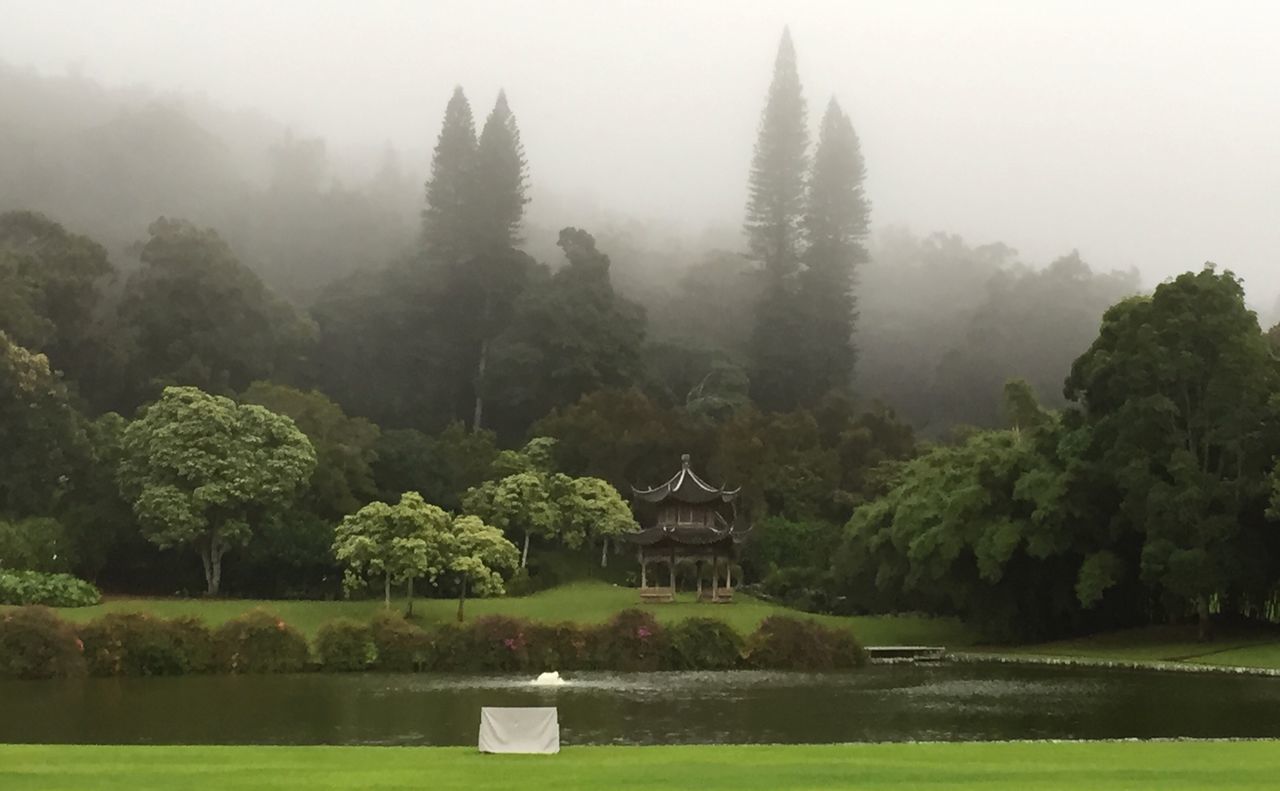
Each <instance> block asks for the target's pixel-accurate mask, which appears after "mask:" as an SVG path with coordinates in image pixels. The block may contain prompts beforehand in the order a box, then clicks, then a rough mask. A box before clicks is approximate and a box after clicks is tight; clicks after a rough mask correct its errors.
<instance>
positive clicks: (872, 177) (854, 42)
mask: <svg viewBox="0 0 1280 791" xmlns="http://www.w3.org/2000/svg"><path fill="white" fill-rule="evenodd" d="M0 19H2V20H3V23H2V24H0V61H3V62H4V63H6V64H8V65H9V66H16V67H19V68H22V69H31V70H34V71H35V72H37V73H39V74H43V75H64V74H68V73H71V74H78V75H82V76H84V77H86V78H89V79H92V80H95V81H98V82H100V83H102V84H104V85H105V86H109V87H139V86H145V87H147V88H149V89H153V90H156V91H160V92H163V93H181V94H186V95H190V94H197V95H203V96H204V97H205V98H206V99H207V100H208V101H209V102H210V103H211V104H214V105H220V106H223V107H226V108H228V109H231V110H236V111H241V110H245V111H253V112H256V113H259V114H261V115H263V116H265V117H267V118H270V119H273V120H275V121H278V122H280V123H281V124H283V125H287V126H288V127H290V128H291V129H292V130H293V131H294V132H295V133H297V134H299V135H303V136H315V137H322V138H324V139H325V140H326V141H327V143H328V146H329V154H330V158H331V160H332V162H333V163H334V167H335V169H336V171H337V172H338V174H339V175H342V174H343V173H346V174H347V175H348V176H349V177H352V178H354V177H355V175H356V174H359V173H361V172H363V173H365V174H366V176H367V173H369V172H371V171H372V170H373V167H374V162H375V158H376V156H377V154H378V152H380V151H382V150H383V149H384V147H385V146H386V145H387V144H390V145H392V146H394V147H395V148H396V149H398V150H399V151H400V152H401V153H402V155H403V161H404V163H405V165H406V170H408V171H409V172H410V173H412V175H413V178H414V180H415V181H417V182H421V181H422V180H423V179H425V177H426V175H427V174H426V169H427V161H428V156H429V152H430V148H431V146H432V145H433V144H434V139H435V135H436V133H437V131H438V128H439V123H440V118H441V114H442V110H443V107H444V104H445V102H446V100H447V98H448V95H449V93H450V92H451V91H452V89H453V87H454V86H455V85H462V86H464V88H465V89H466V91H467V92H468V95H469V96H470V97H471V99H472V102H473V104H474V105H475V106H476V109H477V114H478V115H481V116H483V113H484V112H486V111H487V108H488V106H489V104H490V103H491V102H492V99H493V97H494V95H495V94H496V92H497V91H498V89H499V88H504V89H505V90H506V91H507V94H508V96H509V97H510V100H511V104H512V108H513V110H514V111H515V113H516V115H517V117H518V118H519V122H520V125H521V132H522V134H523V137H524V143H525V148H526V150H527V152H528V156H529V161H530V169H531V170H530V175H531V181H532V189H533V193H532V194H533V197H534V202H533V204H532V205H531V206H530V222H531V223H537V224H544V225H546V226H548V227H558V226H561V225H566V224H572V223H583V222H584V220H583V217H584V216H589V215H592V214H593V213H596V212H604V213H608V214H611V215H616V216H627V217H635V218H640V219H643V220H646V221H649V222H653V223H658V224H661V225H665V226H669V227H670V228H671V229H673V230H674V231H678V232H680V233H684V234H698V233H702V232H703V231H705V230H706V229H708V228H713V229H728V230H729V231H736V229H737V228H738V226H739V224H740V222H741V217H742V208H743V203H744V195H745V185H746V177H747V165H748V162H749V158H750V155H751V148H752V144H753V141H754V137H755V133H756V129H757V124H758V120H759V113H760V109H761V106H762V104H763V97H764V91H765V89H766V87H767V85H768V81H769V77H770V71H771V68H772V60H773V52H774V48H775V46H776V43H777V39H778V36H779V33H780V31H781V29H782V27H783V26H784V25H790V27H791V30H792V33H793V36H794V38H795V42H796V47H797V51H798V54H799V66H800V71H801V78H802V80H803V82H804V88H805V91H806V96H807V98H808V101H809V107H810V110H811V112H812V113H813V114H814V115H815V123H816V115H817V114H818V113H820V112H821V110H822V108H823V107H824V106H825V103H826V99H827V97H828V96H830V95H833V94H834V95H836V96H838V97H839V98H840V100H841V102H842V104H843V105H844V107H845V108H846V109H847V110H848V111H849V112H850V114H851V116H852V118H853V121H854V124H855V126H856V128H857V131H858V133H859V134H860V136H861V138H862V143H863V150H864V153H865V156H866V160H867V163H868V179H867V191H868V194H869V195H870V197H871V199H872V201H873V214H872V217H873V223H874V224H875V226H877V227H885V226H896V225H903V226H908V227H910V228H913V229H916V230H918V231H921V232H927V231H934V230H945V231H948V232H953V233H958V234H960V235H962V236H963V237H965V238H966V239H969V240H972V241H974V242H986V241H995V240H999V241H1002V242H1004V243H1006V244H1008V245H1010V246H1012V247H1014V248H1016V249H1017V250H1018V251H1019V253H1020V254H1021V256H1022V258H1023V259H1024V260H1027V261H1032V262H1037V263H1045V262H1047V261H1049V260H1051V259H1053V258H1054V257H1056V256H1059V255H1061V254H1064V253H1066V252H1068V251H1070V250H1071V249H1073V248H1074V249H1078V250H1079V251H1080V253H1081V256H1082V257H1083V258H1084V259H1085V260H1087V261H1089V262H1090V264H1091V265H1092V266H1093V267H1094V268H1095V269H1101V270H1108V269H1127V268H1130V267H1136V268H1137V269H1138V270H1139V271H1140V272H1141V275H1142V279H1143V281H1144V282H1145V283H1146V284H1148V285H1150V284H1153V283H1155V282H1159V281H1160V280H1162V279H1163V278H1165V277H1168V276H1170V275H1172V274H1174V273H1176V272H1179V271H1183V270H1186V269H1189V268H1195V267H1197V266H1198V265H1199V264H1201V263H1202V262H1204V261H1206V260H1212V261H1215V262H1217V263H1219V264H1220V265H1221V266H1224V267H1227V268H1230V269H1232V270H1234V271H1236V272H1237V273H1238V274H1240V275H1242V276H1243V277H1244V278H1245V280H1246V283H1247V285H1248V288H1249V292H1250V298H1251V301H1253V302H1254V303H1255V304H1258V305H1262V306H1265V307H1268V308H1269V307H1270V305H1271V303H1272V301H1273V300H1274V296H1275V294H1276V293H1277V292H1280V282H1278V281H1277V278H1276V276H1275V274H1274V271H1273V267H1272V260H1273V257H1274V251H1275V250H1276V249H1277V248H1280V223H1277V222H1276V218H1277V216H1280V50H1278V48H1277V47H1275V45H1274V36H1273V34H1274V31H1275V30H1276V29H1277V25H1280V8H1277V7H1276V6H1275V5H1274V4H1268V3H1244V2H1239V3H1232V4H1230V5H1227V6H1223V5H1221V4H1214V3H1208V2H1205V3H1193V2H1181V3H1173V2H1129V3H1125V4H1123V5H1122V6H1117V5H1116V4H1112V3H1101V2H1099V3H1081V2H1078V1H1077V2H1036V3H1024V2H981V3H978V2H973V3H953V2H910V3H900V2H894V3H890V2H878V3H877V2H845V1H839V2H741V0H736V1H735V2H698V3H690V2H656V1H654V0H647V1H646V2H609V3H600V2H548V1H545V0H544V1H541V2H537V3H519V2H504V3H502V2H500V3H495V2H465V3H464V2H459V3H451V2H450V3H446V2H432V3H429V4H428V3H420V2H362V3H358V4H357V3H340V2H316V1H315V0H305V1H299V2H286V1H285V0H278V1H277V2H272V3H260V2H239V1H233V0H223V1H221V2H217V3H192V2H179V1H177V0H163V1H159V2H149V1H143V0H133V1H132V2H127V3H125V2H117V3H98V2H73V1H71V0H64V1H63V2H58V3H48V2H27V1H25V0H3V1H2V2H0ZM2 99H3V97H0V100H2ZM2 115H3V114H0V117H2ZM0 123H3V121H0Z"/></svg>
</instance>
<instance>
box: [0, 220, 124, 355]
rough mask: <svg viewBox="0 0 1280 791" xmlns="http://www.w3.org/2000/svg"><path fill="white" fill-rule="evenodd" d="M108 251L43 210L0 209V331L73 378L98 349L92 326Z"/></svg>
mask: <svg viewBox="0 0 1280 791" xmlns="http://www.w3.org/2000/svg"><path fill="white" fill-rule="evenodd" d="M114 271H115V270H114V268H113V267H112V266H111V262H110V261H108V260H107V251H106V250H105V249H103V247H102V245H100V244H98V243H97V242H95V241H93V240H92V239H90V238H88V237H87V236H81V235H79V234H74V233H70V232H68V231H67V230H66V229H65V228H63V227H62V226H61V225H59V224H58V223H56V222H54V221H53V220H51V219H49V218H48V217H45V216H44V215H42V214H38V213H36V212H30V211H12V212H6V213H3V214H0V330H5V331H7V332H9V333H10V336H11V337H12V338H13V340H14V341H15V342H17V343H19V344H21V345H23V346H25V347H27V348H29V349H35V350H38V351H41V352H44V353H45V354H47V355H48V356H49V358H50V359H51V360H53V362H54V364H55V365H56V366H58V367H59V368H62V369H64V370H69V371H72V372H73V373H74V374H75V375H76V376H77V377H79V376H80V375H81V374H83V373H85V372H86V369H87V368H88V367H89V366H90V365H91V364H92V363H93V361H94V358H95V356H96V353H97V352H98V351H100V350H101V347H102V340H101V338H100V337H99V333H98V332H97V331H96V329H97V328H96V324H97V321H98V319H99V316H98V309H99V307H100V303H101V301H102V292H101V290H100V284H101V281H103V280H105V279H107V278H108V277H110V276H111V275H112V274H113V273H114Z"/></svg>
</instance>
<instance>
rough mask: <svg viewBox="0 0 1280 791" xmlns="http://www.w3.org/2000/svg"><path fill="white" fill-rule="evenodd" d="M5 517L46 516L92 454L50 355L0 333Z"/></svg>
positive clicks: (0, 476) (0, 498)
mask: <svg viewBox="0 0 1280 791" xmlns="http://www.w3.org/2000/svg"><path fill="white" fill-rule="evenodd" d="M0 449H3V450H2V451H0V515H9V516H47V515H49V514H51V513H52V512H53V511H54V509H55V508H56V507H57V505H58V502H59V501H60V500H61V499H62V497H63V496H64V495H65V494H66V493H67V492H68V491H69V490H70V489H71V487H72V486H74V485H75V484H76V483H78V481H77V480H76V478H77V476H76V473H77V472H78V471H79V470H80V469H81V467H82V465H83V462H84V461H85V460H86V458H87V457H88V455H89V453H90V447H89V442H88V438H87V436H86V434H85V426H84V420H83V418H82V417H81V416H80V415H79V413H77V412H76V411H75V409H73V408H72V406H71V404H70V402H69V397H68V395H67V390H66V387H65V386H64V385H63V383H62V381H61V380H60V379H59V378H58V376H57V374H55V373H54V372H53V370H52V369H51V368H50V365H49V358H48V357H46V356H45V355H43V354H35V353H33V352H31V351H30V350H28V349H25V348H23V347H22V346H19V345H17V344H16V343H14V342H13V341H12V340H10V338H9V336H8V335H7V334H5V332H4V331H0Z"/></svg>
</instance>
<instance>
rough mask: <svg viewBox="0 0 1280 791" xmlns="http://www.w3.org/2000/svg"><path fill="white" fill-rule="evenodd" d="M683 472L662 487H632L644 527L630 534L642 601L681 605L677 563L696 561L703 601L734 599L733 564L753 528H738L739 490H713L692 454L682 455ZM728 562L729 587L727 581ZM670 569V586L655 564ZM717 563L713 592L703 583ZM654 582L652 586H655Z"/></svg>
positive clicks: (638, 517) (722, 601)
mask: <svg viewBox="0 0 1280 791" xmlns="http://www.w3.org/2000/svg"><path fill="white" fill-rule="evenodd" d="M680 462H681V464H680V471H679V472H677V473H676V474H675V475H673V476H672V477H671V479H670V480H668V481H667V482H666V483H664V484H662V485H660V486H653V487H650V488H647V489H638V488H636V487H632V490H631V491H632V494H633V496H634V499H633V505H634V507H635V510H636V514H637V519H638V520H639V522H640V524H641V525H642V527H641V529H640V530H638V531H636V532H634V533H630V534H628V535H627V536H626V539H627V541H629V542H630V543H632V544H634V545H635V546H636V548H637V553H638V555H639V560H640V600H641V601H643V602H670V601H675V595H676V564H677V563H679V562H681V561H693V563H694V564H695V565H696V567H697V569H698V575H697V576H698V601H705V602H713V603H717V604H725V603H728V602H731V601H733V561H734V559H735V558H736V557H737V547H738V545H739V544H741V543H742V541H744V540H745V539H746V536H747V532H748V531H747V530H742V529H739V527H738V525H737V523H736V522H737V508H736V505H735V503H734V500H735V499H736V498H737V496H738V492H739V491H740V490H739V489H725V488H724V487H723V486H718V487H717V486H712V485H710V484H708V483H707V482H706V481H704V480H702V478H699V477H698V476H697V475H696V474H695V473H694V472H693V470H692V469H690V467H689V454H687V453H686V454H684V455H683V456H681V457H680ZM721 561H723V570H724V585H721V584H720V580H721V576H720V575H721ZM653 563H656V564H659V565H661V564H663V563H665V564H666V565H667V572H668V577H667V582H668V584H667V585H665V586H663V585H659V584H658V582H657V580H656V579H652V580H651V579H650V576H649V565H650V564H653ZM707 563H709V564H710V565H711V588H710V590H705V589H704V588H703V584H702V576H703V575H702V569H703V568H704V564H707ZM651 583H652V584H651Z"/></svg>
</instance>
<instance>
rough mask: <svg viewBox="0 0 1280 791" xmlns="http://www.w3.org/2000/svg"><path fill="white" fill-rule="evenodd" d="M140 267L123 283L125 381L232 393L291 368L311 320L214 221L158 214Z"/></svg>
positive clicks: (147, 388) (309, 334) (147, 387)
mask: <svg viewBox="0 0 1280 791" xmlns="http://www.w3.org/2000/svg"><path fill="white" fill-rule="evenodd" d="M148 231H149V232H150V234H151V238H150V240H148V242H147V243H146V245H144V246H143V248H142V253H141V258H142V263H143V267H142V269H140V270H139V271H137V272H136V273H134V275H133V276H132V277H130V279H129V282H128V285H127V286H126V290H125V296H124V299H123V302H122V303H121V306H120V314H121V320H122V323H123V325H124V327H125V328H127V329H128V331H129V332H130V333H131V334H132V336H133V337H134V341H135V347H136V348H135V349H134V350H133V354H132V359H131V362H130V365H131V368H132V375H131V379H132V381H134V382H136V383H138V387H140V388H141V391H142V392H139V393H136V394H135V399H143V398H144V397H145V396H147V395H149V392H150V391H151V390H152V389H153V388H155V387H157V386H161V385H170V384H175V385H190V386H194V387H199V388H201V389H202V390H205V391H206V392H214V393H223V394H231V393H235V392H239V391H241V390H243V389H244V388H245V387H248V385H249V383H250V382H252V381H254V380H257V379H266V378H269V377H271V376H272V375H274V374H277V373H285V372H288V371H289V370H291V369H293V368H296V365H297V362H298V360H299V358H300V356H301V354H302V352H303V350H304V349H305V347H306V345H307V344H308V343H309V342H310V340H311V337H312V332H313V328H312V325H311V323H310V322H309V321H307V320H306V319H304V318H303V317H301V316H299V315H298V314H297V313H296V312H295V311H294V310H293V308H292V307H290V306H289V305H288V304H287V303H285V302H283V301H281V300H280V299H279V298H277V297H276V296H275V295H274V294H273V293H271V292H270V291H269V290H268V289H267V288H266V287H265V286H264V285H263V284H262V281H261V280H259V279H258V276H257V275H255V274H253V272H251V271H250V270H248V269H247V268H245V267H244V266H243V265H242V264H241V263H240V262H239V261H238V260H237V259H236V257H235V255H234V254H233V253H232V252H231V248H230V247H229V246H228V245H227V243H226V242H224V241H223V240H222V238H221V237H220V236H219V235H218V234H217V232H215V231H213V230H212V229H207V228H198V227H196V226H195V225H193V224H191V223H189V222H187V221H185V220H170V219H165V218H163V217H162V218H160V219H159V220H156V221H155V222H154V223H152V224H151V227H150V228H149V229H148Z"/></svg>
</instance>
